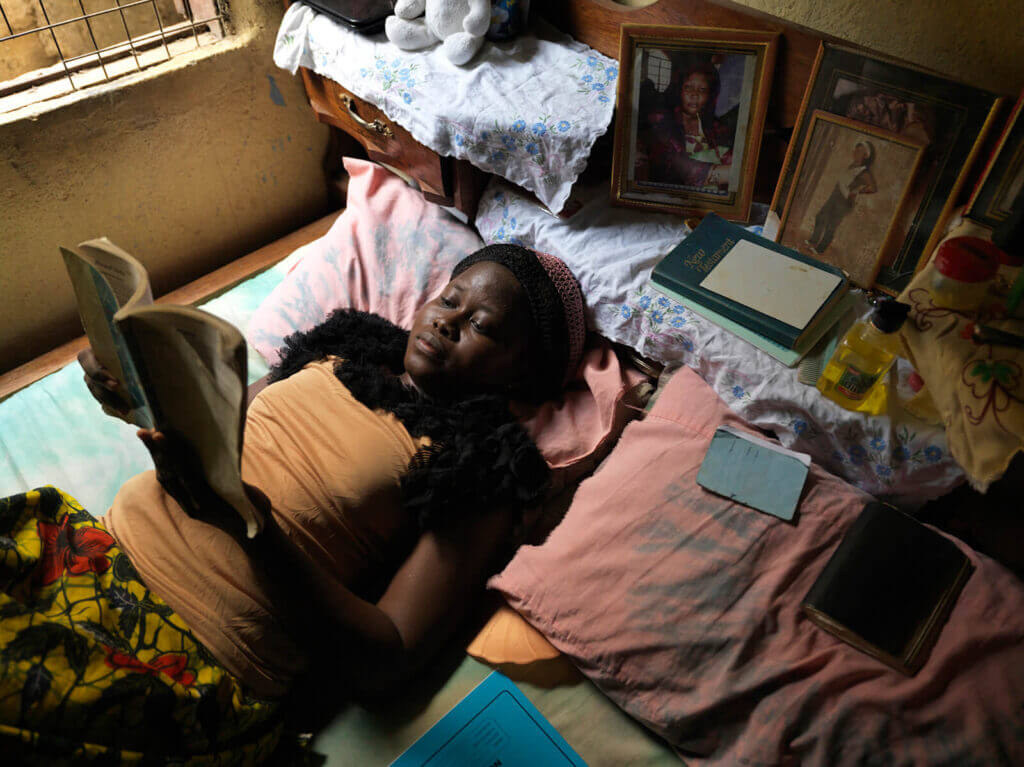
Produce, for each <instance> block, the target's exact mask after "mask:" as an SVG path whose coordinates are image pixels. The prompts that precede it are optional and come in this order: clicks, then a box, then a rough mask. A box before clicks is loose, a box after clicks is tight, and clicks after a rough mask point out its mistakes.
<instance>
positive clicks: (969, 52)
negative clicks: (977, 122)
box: [734, 0, 1024, 95]
mask: <svg viewBox="0 0 1024 767" xmlns="http://www.w3.org/2000/svg"><path fill="white" fill-rule="evenodd" d="M734 2H735V3H736V4H737V5H745V6H748V7H750V8H753V9H756V10H758V11H763V12H764V13H768V14H771V15H772V16H778V17H780V18H783V19H786V20H787V21H790V22H793V23H794V24H799V25H801V26H804V27H807V28H808V29H812V30H814V31H815V32H819V33H823V34H825V35H832V36H834V37H837V38H840V39H842V40H849V41H850V42H852V43H856V44H857V45H863V46H865V47H867V48H871V49H872V50H876V51H879V52H881V53H886V54H888V55H890V56H896V57H898V58H901V59H905V60H907V61H912V62H914V63H915V64H919V65H921V66H924V67H928V68H929V69H934V70H935V71H937V72H941V73H943V74H945V75H948V76H950V77H953V78H955V79H957V80H962V81H964V82H966V83H969V84H971V85H976V86H978V87H982V88H987V89H989V90H991V91H994V92H996V93H1004V94H1008V95H1016V94H1017V93H1019V92H1020V91H1021V89H1024V2H1022V1H1021V0H971V2H967V0H734Z"/></svg>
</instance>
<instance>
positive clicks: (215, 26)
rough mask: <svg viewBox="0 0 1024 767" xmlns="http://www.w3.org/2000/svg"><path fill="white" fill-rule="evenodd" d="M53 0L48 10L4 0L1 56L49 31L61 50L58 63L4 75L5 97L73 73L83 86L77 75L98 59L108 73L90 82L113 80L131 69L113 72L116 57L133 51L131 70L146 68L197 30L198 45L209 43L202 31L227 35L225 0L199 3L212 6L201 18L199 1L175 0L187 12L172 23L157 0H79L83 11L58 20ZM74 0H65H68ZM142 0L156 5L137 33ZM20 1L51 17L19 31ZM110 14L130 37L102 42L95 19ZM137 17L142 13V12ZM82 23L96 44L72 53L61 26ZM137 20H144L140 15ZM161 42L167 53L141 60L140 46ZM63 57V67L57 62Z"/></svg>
mask: <svg viewBox="0 0 1024 767" xmlns="http://www.w3.org/2000/svg"><path fill="white" fill-rule="evenodd" d="M49 2H50V3H51V8H50V10H49V11H48V10H47V6H46V4H45V3H44V0H0V17H2V18H3V22H4V27H0V61H2V60H3V59H4V58H5V56H6V51H5V46H6V49H7V50H10V49H11V48H10V44H11V43H12V42H13V41H15V40H19V39H22V38H27V37H29V36H30V35H39V36H47V37H49V39H50V40H51V41H52V43H53V46H54V48H55V49H56V52H57V55H56V63H55V64H54V65H51V66H46V67H43V68H41V69H38V70H36V71H34V72H32V73H28V72H26V73H22V74H20V75H16V76H15V77H13V78H12V79H11V81H10V82H8V83H4V82H2V81H0V97H3V96H6V95H8V94H9V93H12V92H17V91H21V90H26V89H29V88H32V87H34V86H37V85H40V84H42V83H48V82H53V81H55V80H59V79H61V78H66V79H67V83H68V85H69V86H70V87H71V90H78V89H79V85H78V84H76V83H75V78H74V75H75V74H79V73H82V72H84V71H85V70H87V69H92V68H95V67H96V66H97V65H98V69H99V73H101V74H102V77H101V78H100V79H98V80H96V81H95V83H92V82H91V83H90V84H96V83H103V82H109V81H110V80H113V79H115V78H116V77H120V76H121V75H122V74H125V72H121V73H119V74H111V73H110V72H109V71H108V69H107V65H108V64H109V63H111V62H113V61H118V60H120V59H124V58H128V57H129V56H130V57H132V59H133V61H134V68H133V69H130V70H128V71H141V70H143V69H144V68H146V67H147V66H152V65H153V64H155V63H160V62H161V61H167V60H169V59H171V58H172V57H173V56H174V55H175V54H174V53H172V52H171V49H170V47H169V45H168V43H170V42H173V41H175V40H181V39H184V38H186V37H189V36H191V37H192V38H193V42H194V47H196V48H198V47H200V46H201V45H202V44H203V43H202V41H201V38H200V32H203V33H206V32H209V33H212V34H213V36H214V37H215V38H219V37H222V36H223V34H224V15H223V13H222V12H221V8H220V7H219V3H215V1H214V0H204V1H203V2H200V3H199V4H198V5H199V6H201V11H204V12H205V11H208V12H206V13H204V14H203V16H204V17H203V18H196V16H195V13H194V12H193V2H191V1H190V0H175V10H176V11H178V12H179V14H180V15H181V16H182V17H183V18H182V20H181V21H180V22H172V23H165V21H164V19H163V18H162V17H161V13H160V9H159V8H158V7H157V0H129V1H128V2H123V1H122V0H111V2H112V5H111V6H110V7H109V8H103V9H101V10H97V11H91V12H90V11H87V10H86V8H85V5H84V3H83V0H73V2H74V3H75V4H76V5H77V6H78V7H77V11H80V13H78V12H76V13H75V15H72V16H69V17H67V18H61V19H56V20H53V19H51V14H52V13H53V3H54V2H55V0H49ZM69 4H70V3H65V5H69ZM5 5H6V8H5ZM142 6H149V7H150V8H151V9H152V12H153V18H152V20H151V22H150V24H149V25H148V27H147V29H146V30H145V31H144V32H141V33H136V34H132V33H131V31H130V30H129V26H128V19H127V17H126V15H125V11H126V10H130V9H133V8H139V7H142ZM16 7H19V9H20V10H22V11H23V14H22V16H23V17H24V16H26V15H29V16H30V15H31V14H27V13H24V11H30V10H31V7H35V8H38V9H39V11H40V12H41V13H42V17H43V21H44V22H45V23H43V24H37V26H34V27H32V28H29V29H19V30H17V31H15V25H16V24H17V18H18V17H17V16H16V15H12V13H13V11H14V9H15V8H16ZM109 14H118V16H119V17H120V20H121V24H120V28H121V29H123V31H124V38H123V39H120V40H116V41H114V42H113V43H111V44H109V45H100V43H99V42H98V41H97V36H96V33H95V31H94V29H93V25H92V23H93V21H94V20H96V19H98V18H100V17H104V16H107V15H109ZM133 18H135V19H137V18H138V17H137V16H136V17H133ZM12 19H13V20H15V22H14V24H12ZM153 22H155V28H153ZM82 23H84V24H85V29H86V32H87V37H88V42H89V44H91V46H92V50H86V51H85V52H84V53H77V54H71V53H70V52H69V51H67V50H65V48H63V47H62V46H61V44H60V42H59V41H58V39H57V31H58V30H59V29H61V28H64V27H68V26H69V25H72V24H82ZM135 26H138V23H137V21H136V22H135ZM4 28H6V30H4ZM159 47H162V48H163V58H160V59H155V60H152V61H149V62H143V61H141V60H140V56H139V54H140V52H143V51H148V50H152V49H154V48H159ZM58 63H59V68H58V67H57V64H58ZM5 86H7V87H5ZM0 111H2V110H0Z"/></svg>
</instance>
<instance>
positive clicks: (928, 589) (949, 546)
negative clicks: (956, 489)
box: [802, 502, 973, 675]
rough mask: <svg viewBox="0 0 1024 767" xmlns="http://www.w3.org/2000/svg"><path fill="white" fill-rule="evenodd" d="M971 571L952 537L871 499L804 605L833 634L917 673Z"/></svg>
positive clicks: (805, 599)
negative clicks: (943, 534) (947, 536)
mask: <svg viewBox="0 0 1024 767" xmlns="http://www.w3.org/2000/svg"><path fill="white" fill-rule="evenodd" d="M972 571H973V566H972V565H971V563H970V560H969V559H968V558H967V556H966V555H965V554H964V553H963V552H962V551H960V549H959V548H957V546H956V544H954V543H953V542H952V541H950V540H949V539H948V538H945V537H943V536H942V535H940V534H939V533H937V532H935V531H934V530H932V529H930V528H928V527H925V526H924V525H922V524H921V523H920V522H918V521H917V520H915V519H913V518H912V517H910V516H907V515H906V514H904V513H903V512H901V511H899V510H897V509H895V508H893V507H891V506H887V505H885V504H882V503H878V502H872V503H869V504H868V505H867V506H865V507H864V510H863V511H862V512H861V513H860V516H858V517H857V519H856V521H855V522H854V523H853V525H851V527H850V529H849V530H848V531H847V532H846V535H845V536H843V540H842V541H841V542H840V544H839V547H838V548H837V549H836V551H835V553H834V554H833V555H832V558H831V559H829V561H828V564H826V565H825V568H824V569H823V570H822V572H821V575H819V576H818V579H817V580H816V581H815V582H814V585H813V586H812V587H811V590H810V591H809V592H808V593H807V596H806V597H805V598H804V601H803V605H802V607H803V610H804V612H805V614H806V615H807V616H808V617H809V618H810V619H811V620H812V621H814V622H815V623H816V624H817V625H819V626H821V627H822V628H824V629H825V630H826V631H829V632H831V633H833V634H835V635H836V636H838V637H839V638H840V639H842V640H843V641H845V642H848V643H849V644H851V645H853V646H854V647H856V648H857V649H859V650H861V651H863V652H866V653H868V654H869V655H871V656H873V657H875V658H878V659H879V660H881V661H883V662H884V663H887V664H889V665H890V666H892V667H893V668H895V669H897V670H899V671H901V672H903V673H904V674H907V675H913V674H915V673H916V672H917V671H918V669H920V668H921V666H922V665H923V664H924V662H925V660H926V658H927V656H928V653H929V651H930V650H931V647H932V645H933V644H934V643H935V640H936V639H937V638H938V635H939V632H940V631H941V629H942V626H943V624H944V623H945V621H946V619H947V617H948V616H949V613H950V611H951V610H952V608H953V605H954V603H955V602H956V599H957V596H958V595H959V594H960V591H961V589H963V586H964V584H965V583H966V582H967V579H968V578H969V577H970V574H971V572H972Z"/></svg>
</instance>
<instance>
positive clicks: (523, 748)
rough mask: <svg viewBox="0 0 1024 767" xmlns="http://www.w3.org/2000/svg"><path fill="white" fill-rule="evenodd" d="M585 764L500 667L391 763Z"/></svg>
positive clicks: (461, 766)
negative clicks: (502, 672) (501, 672)
mask: <svg viewBox="0 0 1024 767" xmlns="http://www.w3.org/2000/svg"><path fill="white" fill-rule="evenodd" d="M492 765H501V767H539V766H540V765H544V766H545V767H558V766H559V765H564V767H586V763H585V762H584V761H583V760H582V759H581V758H580V757H579V755H578V754H577V753H576V752H575V751H573V749H572V747H571V746H570V745H569V744H568V743H567V742H566V741H565V738H563V737H562V736H561V735H559V734H558V731H557V730H556V729H555V728H554V727H552V726H551V723H550V722H548V720H547V719H545V718H544V716H543V714H541V713H540V711H538V710H537V708H536V706H534V705H533V704H532V703H531V702H530V701H529V699H527V697H526V696H525V695H523V693H522V692H521V691H520V690H519V688H518V687H516V686H515V685H514V684H512V682H510V681H509V680H508V678H507V677H505V676H504V675H503V674H500V673H499V672H497V671H494V672H491V674H490V675H489V676H488V677H487V678H486V679H484V681H482V682H481V683H480V684H478V685H477V686H476V687H475V688H474V689H473V691H472V692H471V693H469V695H467V696H466V697H465V698H463V699H462V700H461V701H459V703H458V704H457V705H456V706H455V708H453V709H452V710H451V711H449V712H448V713H447V714H445V715H444V717H442V718H441V720H440V721H439V722H438V723H437V724H435V725H434V726H433V727H431V728H430V729H429V730H427V732H426V733H424V735H423V736H422V737H421V738H420V739H419V740H417V741H416V742H415V743H413V744H412V745H411V746H409V748H408V749H406V750H405V752H403V753H402V755H401V756H399V757H398V759H396V760H395V761H394V762H392V763H391V767H492Z"/></svg>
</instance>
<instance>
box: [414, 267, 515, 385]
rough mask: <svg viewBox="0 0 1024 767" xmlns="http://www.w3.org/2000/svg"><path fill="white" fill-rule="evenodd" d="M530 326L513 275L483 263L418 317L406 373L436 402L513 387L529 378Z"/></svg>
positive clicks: (454, 283) (446, 289)
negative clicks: (434, 398)
mask: <svg viewBox="0 0 1024 767" xmlns="http://www.w3.org/2000/svg"><path fill="white" fill-rule="evenodd" d="M532 323H533V321H532V319H531V317H530V308H529V304H528V303H527V299H526V293H525V291H524V290H523V288H522V286H521V285H520V284H519V281H518V280H517V279H516V278H515V276H514V275H513V274H512V272H510V271H509V270H508V269H506V268H505V267H503V266H500V265H498V264H496V263H494V262H492V261H482V262H480V263H478V264H474V265H473V266H471V267H470V268H469V269H467V270H466V271H464V272H463V273H462V274H460V275H459V276H458V277H456V278H455V279H453V280H452V281H451V282H449V283H448V284H447V285H446V286H445V288H444V289H443V290H442V291H441V293H440V294H439V295H438V296H437V297H436V298H434V300H432V301H430V302H429V303H426V304H424V305H423V306H421V307H420V309H419V311H417V312H416V317H415V318H414V320H413V327H412V330H411V331H410V333H409V343H408V345H407V346H406V348H405V370H406V372H407V373H408V374H409V376H410V377H411V378H412V380H413V383H415V384H416V386H417V387H418V388H419V389H421V390H422V391H424V392H426V393H427V394H430V395H431V396H436V397H444V398H451V397H454V396H463V395H468V394H482V393H487V392H495V391H500V390H504V389H506V388H508V387H509V386H512V387H517V386H519V385H521V384H522V383H523V381H524V379H525V377H526V375H527V374H528V373H529V365H528V359H529V357H528V344H527V341H528V339H529V337H530V333H531V330H532Z"/></svg>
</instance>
